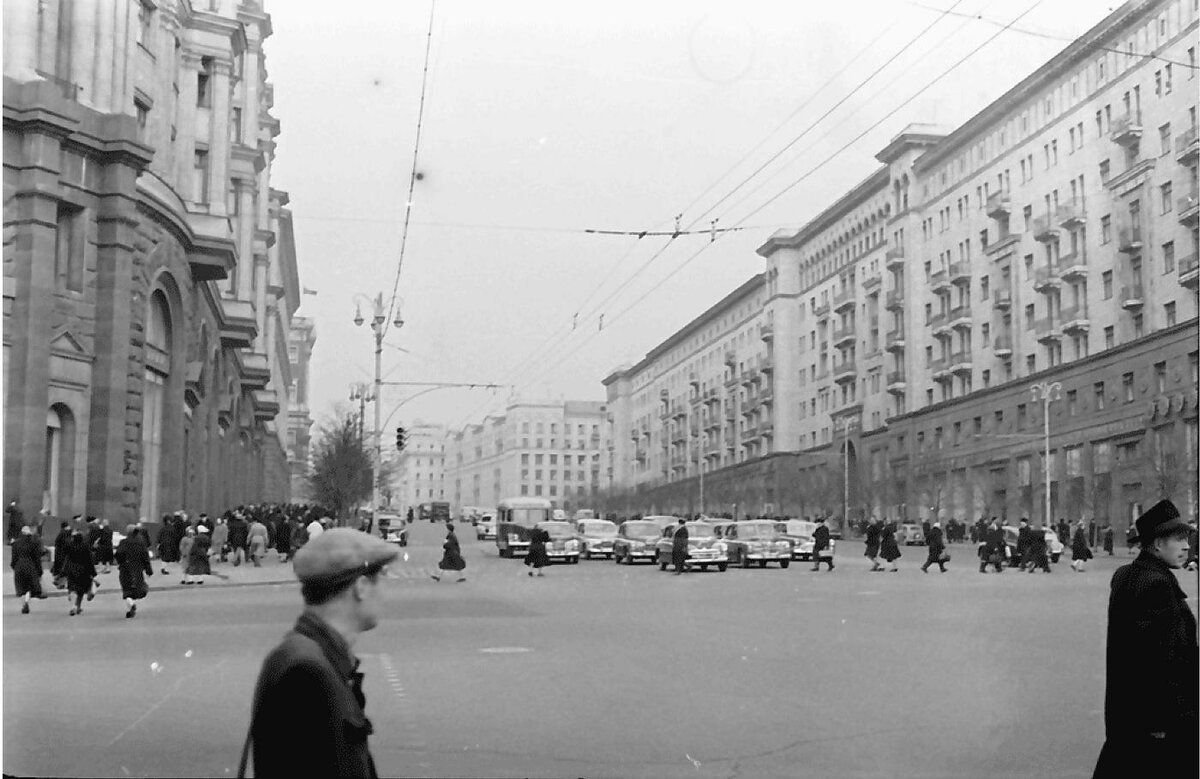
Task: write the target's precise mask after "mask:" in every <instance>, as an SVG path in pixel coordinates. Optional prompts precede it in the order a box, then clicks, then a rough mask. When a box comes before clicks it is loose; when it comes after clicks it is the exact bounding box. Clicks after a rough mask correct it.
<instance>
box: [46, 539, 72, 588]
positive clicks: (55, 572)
mask: <svg viewBox="0 0 1200 779" xmlns="http://www.w3.org/2000/svg"><path fill="white" fill-rule="evenodd" d="M70 540H71V529H70V528H66V529H64V530H60V531H58V535H57V536H55V537H54V559H53V560H52V561H51V562H50V575H51V576H61V575H62V569H63V566H64V565H66V564H67V544H68V543H69V542H70Z"/></svg>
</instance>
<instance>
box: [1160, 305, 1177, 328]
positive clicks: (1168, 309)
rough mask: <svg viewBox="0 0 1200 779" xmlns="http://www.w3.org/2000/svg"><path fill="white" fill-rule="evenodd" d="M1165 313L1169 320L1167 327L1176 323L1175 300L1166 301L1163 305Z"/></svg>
mask: <svg viewBox="0 0 1200 779" xmlns="http://www.w3.org/2000/svg"><path fill="white" fill-rule="evenodd" d="M1163 315H1164V317H1165V318H1166V320H1167V327H1172V326H1174V325H1175V302H1174V301H1172V302H1170V303H1165V304H1164V305H1163Z"/></svg>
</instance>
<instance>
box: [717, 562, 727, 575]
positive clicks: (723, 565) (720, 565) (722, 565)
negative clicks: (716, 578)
mask: <svg viewBox="0 0 1200 779" xmlns="http://www.w3.org/2000/svg"><path fill="white" fill-rule="evenodd" d="M728 565H729V564H728V563H717V570H718V571H720V572H721V573H725V569H726V568H727V567H728Z"/></svg>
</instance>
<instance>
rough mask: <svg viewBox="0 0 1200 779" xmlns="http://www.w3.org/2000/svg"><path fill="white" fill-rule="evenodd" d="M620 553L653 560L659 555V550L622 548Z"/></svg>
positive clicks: (637, 558)
mask: <svg viewBox="0 0 1200 779" xmlns="http://www.w3.org/2000/svg"><path fill="white" fill-rule="evenodd" d="M620 554H621V555H622V556H623V557H629V558H632V559H634V560H653V559H655V558H656V557H658V552H657V551H656V550H654V549H626V550H622V551H621V553H620Z"/></svg>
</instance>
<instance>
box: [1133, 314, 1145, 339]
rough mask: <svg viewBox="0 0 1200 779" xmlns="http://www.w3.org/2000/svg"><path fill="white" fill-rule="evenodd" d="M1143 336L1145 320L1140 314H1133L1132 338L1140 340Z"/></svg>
mask: <svg viewBox="0 0 1200 779" xmlns="http://www.w3.org/2000/svg"><path fill="white" fill-rule="evenodd" d="M1145 334H1146V325H1145V319H1144V318H1143V317H1142V315H1141V314H1134V315H1133V337H1134V338H1141V337H1142V336H1143V335H1145Z"/></svg>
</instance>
